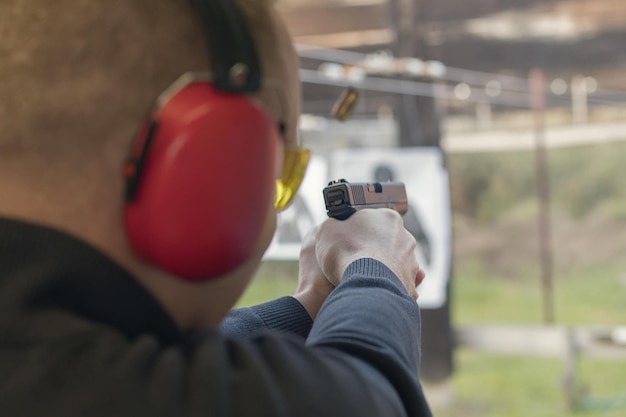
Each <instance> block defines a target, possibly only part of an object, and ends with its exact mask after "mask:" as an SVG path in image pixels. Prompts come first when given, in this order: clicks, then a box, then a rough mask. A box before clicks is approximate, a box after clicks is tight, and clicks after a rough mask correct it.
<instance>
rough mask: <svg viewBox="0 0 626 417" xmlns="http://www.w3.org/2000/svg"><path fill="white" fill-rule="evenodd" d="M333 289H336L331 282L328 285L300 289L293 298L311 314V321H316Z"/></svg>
mask: <svg viewBox="0 0 626 417" xmlns="http://www.w3.org/2000/svg"><path fill="white" fill-rule="evenodd" d="M333 289H334V287H333V286H332V284H331V283H330V282H328V283H327V285H318V286H306V287H303V288H301V287H298V288H297V289H296V292H295V294H294V295H293V298H295V299H296V300H298V301H299V302H300V304H302V306H303V307H304V309H305V310H306V311H307V313H309V316H311V319H313V320H315V319H316V318H317V313H319V311H320V309H321V308H322V304H324V301H326V298H327V297H328V296H329V295H330V293H331V292H332V291H333Z"/></svg>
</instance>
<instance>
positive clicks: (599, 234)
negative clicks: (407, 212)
mask: <svg viewBox="0 0 626 417" xmlns="http://www.w3.org/2000/svg"><path fill="white" fill-rule="evenodd" d="M279 5H280V6H279V7H280V8H281V9H282V11H283V13H284V15H285V16H286V19H287V23H288V26H289V27H290V29H291V32H292V34H293V35H294V36H295V41H296V43H297V47H298V51H299V54H300V56H301V78H302V80H303V93H304V95H303V98H304V101H303V116H302V119H301V129H302V137H303V142H304V144H305V145H306V146H307V147H309V148H310V149H312V150H313V152H314V155H315V159H314V161H313V164H312V166H311V169H310V170H309V172H308V173H307V177H306V179H305V184H304V185H303V188H302V190H301V193H300V199H299V200H297V201H296V203H294V205H293V206H292V207H291V208H290V209H289V210H287V211H286V212H285V213H283V214H282V215H281V219H280V225H279V230H278V232H277V236H276V238H275V241H274V242H273V244H272V247H271V248H270V250H269V251H268V256H267V259H266V260H265V262H264V264H263V266H262V268H261V271H260V274H259V276H258V277H257V278H256V280H255V281H254V283H253V285H252V286H251V287H250V289H249V291H248V292H247V293H246V294H245V296H244V298H243V300H242V301H241V305H247V304H251V303H256V302H260V301H264V300H266V299H270V298H273V297H275V296H278V295H284V294H286V293H287V294H288V293H291V292H292V291H293V289H294V288H295V282H296V279H297V261H296V259H297V253H298V248H299V242H300V239H301V237H302V234H303V233H304V231H306V230H307V229H308V228H309V227H310V226H311V225H313V224H315V223H317V222H319V221H321V220H323V218H324V217H325V212H324V204H323V201H322V199H321V188H322V187H323V186H324V185H325V184H326V183H327V182H328V181H329V180H331V179H336V178H339V177H343V178H347V179H348V180H350V181H374V180H375V178H374V174H373V172H374V168H375V167H381V166H383V165H384V166H385V167H386V168H387V169H388V170H389V172H392V173H393V174H394V175H395V176H396V178H394V179H397V180H400V181H404V182H405V183H406V184H407V191H408V194H409V200H410V203H411V204H413V206H414V208H415V210H414V211H415V213H416V216H415V222H417V223H419V227H418V229H419V231H418V232H416V238H417V240H418V242H419V243H420V253H419V254H418V256H420V257H421V258H420V259H421V261H422V264H423V265H426V267H427V280H429V281H428V282H427V284H425V286H424V288H420V293H421V298H420V303H421V304H422V309H423V321H424V323H423V332H422V333H423V347H422V349H423V363H422V369H421V374H420V376H421V378H422V380H423V381H424V384H425V387H426V393H427V396H428V398H429V401H430V402H431V404H432V406H433V408H434V410H435V415H437V416H458V415H462V416H469V417H473V416H528V415H532V416H624V415H626V334H625V333H626V330H625V329H626V256H625V254H626V77H625V75H626V2H625V1H623V0H593V1H592V0H281V1H280V3H279ZM346 87H353V88H355V89H356V91H358V94H359V100H358V103H357V105H356V107H355V108H354V111H353V112H352V114H351V117H350V118H348V119H347V120H338V118H337V117H334V116H333V113H332V109H333V106H334V105H335V103H336V102H337V98H338V97H339V96H340V95H341V94H342V92H344V91H345V88H346ZM407 228H408V226H407Z"/></svg>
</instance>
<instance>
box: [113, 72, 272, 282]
mask: <svg viewBox="0 0 626 417" xmlns="http://www.w3.org/2000/svg"><path fill="white" fill-rule="evenodd" d="M154 120H155V124H154V125H153V126H152V128H151V129H143V133H144V135H146V134H148V135H151V136H150V137H147V138H146V137H145V136H142V137H139V138H138V139H137V143H136V145H137V146H135V147H134V148H135V149H134V151H133V152H134V154H135V157H138V156H139V155H140V154H142V153H143V157H142V158H139V159H141V163H139V164H138V165H135V166H134V169H132V168H133V166H131V169H130V170H127V171H128V172H126V175H127V179H128V180H129V182H130V183H135V182H136V189H135V190H134V192H133V195H132V197H131V198H130V199H129V201H128V202H127V204H126V207H125V226H126V233H127V236H128V239H129V241H130V243H131V245H132V246H133V248H134V249H135V250H136V252H137V253H138V254H139V255H140V256H141V257H142V258H143V259H145V260H146V261H148V262H150V263H152V264H154V265H156V266H158V267H159V268H161V269H164V270H166V271H169V272H171V273H172V274H174V275H176V276H178V277H180V278H182V279H186V280H190V281H205V280H209V279H211V278H216V277H219V276H221V275H223V274H224V273H226V272H229V271H231V270H232V269H234V268H236V267H238V266H240V265H241V264H242V263H243V262H244V261H245V260H246V259H247V258H248V257H249V256H250V254H251V253H252V251H253V250H254V249H255V245H256V242H257V241H258V239H259V237H260V234H261V233H262V230H263V227H264V223H265V221H266V218H267V214H268V213H267V211H268V210H269V209H271V207H272V203H273V196H274V186H275V182H276V179H275V158H276V152H277V149H276V147H277V145H278V141H279V136H278V131H277V128H276V125H275V123H274V122H273V121H272V120H271V118H270V117H269V116H268V114H267V113H266V112H265V111H264V110H263V109H261V108H260V107H259V106H257V105H256V104H255V103H254V102H253V101H252V100H251V99H249V98H247V97H244V96H241V95H234V94H225V93H221V92H219V91H217V90H216V89H215V88H214V87H213V86H212V85H211V84H210V83H207V82H196V83H192V84H189V85H187V86H186V87H185V88H184V89H182V90H181V91H179V92H178V93H176V94H175V95H174V96H173V97H172V98H171V99H170V100H168V101H167V103H166V104H165V105H163V107H161V108H160V109H157V110H156V112H155V114H154ZM146 139H148V140H146ZM142 148H143V151H144V152H141V150H142ZM131 157H132V156H131ZM127 168H128V167H127ZM133 170H134V171H137V172H132V171H133Z"/></svg>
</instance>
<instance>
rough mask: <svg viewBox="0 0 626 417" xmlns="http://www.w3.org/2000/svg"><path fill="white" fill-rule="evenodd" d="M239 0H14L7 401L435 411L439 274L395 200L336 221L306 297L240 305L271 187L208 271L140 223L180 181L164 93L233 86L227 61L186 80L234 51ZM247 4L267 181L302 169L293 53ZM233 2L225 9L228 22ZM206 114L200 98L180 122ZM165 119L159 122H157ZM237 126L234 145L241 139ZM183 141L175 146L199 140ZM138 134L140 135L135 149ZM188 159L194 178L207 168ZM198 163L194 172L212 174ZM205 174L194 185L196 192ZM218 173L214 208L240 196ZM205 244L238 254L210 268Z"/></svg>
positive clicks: (6, 225)
mask: <svg viewBox="0 0 626 417" xmlns="http://www.w3.org/2000/svg"><path fill="white" fill-rule="evenodd" d="M221 3H223V4H221V5H218V2H217V1H216V0H208V1H193V2H192V1H188V0H177V1H176V0H152V1H144V0H111V1H106V2H104V1H93V0H57V1H55V2H50V1H47V0H2V1H0V31H1V32H0V54H1V55H2V60H1V61H0V79H2V83H0V96H2V100H0V375H2V378H1V379H0V415H2V416H5V415H6V416H20V417H28V416H41V415H45V416H144V415H145V416H226V415H233V416H252V415H254V416H263V415H267V416H278V415H285V416H287V415H290V416H308V415H315V416H320V415H324V416H326V415H328V416H331V415H338V416H339V415H361V416H367V415H385V416H394V415H412V416H415V415H430V413H429V410H428V406H427V405H426V402H425V400H424V397H423V395H422V392H421V388H420V385H419V381H418V378H417V371H418V365H419V364H418V354H419V353H418V347H419V345H418V337H419V311H418V308H417V305H416V303H415V301H414V299H415V298H416V297H417V293H416V292H415V287H416V285H417V284H419V282H421V280H422V279H423V272H421V271H420V269H419V266H418V264H417V261H416V260H415V259H414V257H413V256H412V254H413V250H414V247H415V241H414V239H412V238H411V236H410V235H409V234H408V232H406V230H405V229H404V228H403V227H402V221H401V218H400V217H399V216H398V215H397V214H396V213H394V212H392V211H390V210H366V211H365V210H364V211H362V212H359V213H357V214H355V215H354V216H352V218H350V219H349V220H347V221H345V222H339V221H335V220H332V219H331V220H329V221H328V222H325V223H323V224H321V225H320V226H319V227H318V228H317V229H316V230H313V231H312V232H311V233H310V234H309V236H308V237H307V239H306V242H305V244H304V245H303V248H302V255H301V262H300V274H299V281H298V288H297V290H296V293H295V295H294V297H284V298H281V299H278V300H275V301H272V302H269V303H266V304H264V305H260V306H256V307H253V308H250V309H241V310H238V311H234V312H233V313H232V314H231V315H230V316H228V318H227V319H226V320H224V318H225V316H226V315H227V314H228V312H229V310H230V309H231V308H232V306H233V305H234V303H235V302H236V300H237V299H238V298H239V296H240V295H241V293H242V292H243V290H244V289H245V287H246V286H247V284H248V282H249V280H250V279H251V277H252V276H253V274H254V271H255V270H256V268H257V267H258V265H259V263H260V260H261V258H262V255H263V252H264V251H265V249H266V248H267V246H268V244H269V242H270V241H271V238H272V235H273V232H274V229H275V225H276V210H275V209H274V208H273V204H272V201H269V200H267V201H266V199H265V200H262V201H250V206H251V207H253V208H254V210H252V211H249V214H250V217H254V218H255V219H256V220H255V221H254V222H251V226H250V230H254V233H252V232H250V233H244V234H243V235H242V236H241V237H238V238H237V239H239V240H240V241H241V245H237V244H235V245H230V246H229V245H228V244H226V243H225V244H224V245H225V246H228V248H226V249H224V254H226V255H228V256H230V255H231V254H232V253H235V254H236V255H237V254H238V252H237V251H241V253H240V254H239V255H241V254H243V255H245V256H244V257H243V258H242V257H237V256H234V257H233V259H234V261H228V262H226V261H224V259H223V258H224V256H221V255H220V256H215V254H213V253H211V252H205V253H201V255H202V256H200V258H201V259H200V267H199V269H198V270H195V269H194V270H193V271H192V270H191V269H186V268H187V266H188V264H187V262H186V261H185V262H180V263H178V264H177V263H176V260H174V261H173V263H172V262H170V259H169V258H168V256H169V255H170V254H169V253H166V254H165V255H162V254H157V255H154V253H155V252H153V246H152V245H153V244H154V242H153V241H152V240H153V237H152V235H151V236H150V237H149V238H146V240H148V241H147V242H142V241H141V240H142V239H143V238H144V234H142V233H138V234H136V233H135V231H136V230H142V231H143V230H144V229H142V227H143V224H142V222H143V221H144V220H145V218H146V217H150V216H152V215H153V213H152V212H150V211H149V210H150V209H151V207H148V208H147V209H145V208H141V207H140V206H141V205H142V204H143V202H145V199H146V198H148V197H147V195H149V194H150V191H149V190H150V186H148V185H147V184H156V185H154V187H156V188H157V189H158V188H159V187H163V186H165V185H164V184H165V183H167V181H168V178H167V177H166V176H165V177H159V181H154V180H153V176H154V175H153V174H154V172H155V169H157V168H158V165H155V163H154V158H155V155H156V154H158V152H159V146H160V145H161V143H162V141H163V140H164V139H162V138H160V136H159V135H162V134H163V131H166V130H167V129H166V128H164V127H163V126H164V123H165V125H166V122H165V121H164V119H166V117H165V116H164V114H163V112H165V110H163V109H165V108H167V109H168V110H167V111H170V110H171V106H172V105H174V104H175V103H177V102H178V100H179V99H180V97H181V94H183V95H185V94H187V93H189V92H190V91H191V92H192V93H193V94H196V92H198V91H201V94H204V93H207V94H209V95H211V96H212V97H213V96H217V97H218V98H217V101H218V102H219V103H230V100H231V96H233V95H235V94H233V95H231V94H222V93H220V92H217V93H215V92H214V91H213V87H212V81H213V79H212V78H211V77H214V75H211V76H209V77H208V78H211V79H210V80H209V81H207V80H202V81H198V82H192V83H191V84H185V85H184V86H183V87H180V85H179V84H176V83H175V84H174V86H179V87H177V88H174V89H172V88H173V87H170V86H172V82H173V81H174V80H176V79H179V78H180V76H181V74H185V73H189V72H193V73H198V72H200V73H204V74H207V73H212V74H216V73H218V70H219V68H216V67H219V65H217V64H216V63H215V62H212V63H211V65H209V64H208V61H209V59H211V60H212V61H216V56H217V55H218V54H217V53H215V49H211V48H210V47H209V45H207V41H206V39H207V34H206V33H207V32H206V31H207V30H208V29H207V27H206V26H207V21H206V20H205V18H206V19H209V18H210V17H211V16H212V14H213V11H215V12H217V11H218V10H217V9H214V7H218V6H219V7H227V6H228V3H229V2H228V0H226V1H225V2H224V1H222V2H221ZM237 3H238V4H239V6H240V7H239V8H240V9H241V10H242V11H243V16H244V22H245V25H246V26H248V27H249V29H250V32H251V36H252V37H253V38H254V41H255V45H256V49H257V51H258V58H259V61H260V67H261V73H262V76H263V82H262V85H261V87H260V88H258V89H254V90H253V92H252V93H249V94H238V96H242V95H243V96H246V97H248V96H249V97H250V98H251V99H254V100H258V102H259V103H261V106H262V108H263V114H265V115H266V116H261V118H263V117H266V118H267V119H268V120H270V122H271V124H274V125H276V126H279V128H277V129H276V132H280V133H281V134H280V139H278V140H275V141H274V142H275V143H274V142H272V138H274V136H272V135H271V134H268V135H269V136H268V138H269V139H268V138H265V139H264V140H266V141H267V143H268V144H269V145H268V146H270V145H271V146H270V148H271V152H265V153H263V156H262V157H261V156H260V157H259V158H261V159H264V161H262V162H263V163H265V162H267V163H266V164H265V165H264V166H265V167H266V168H265V170H264V172H258V177H259V178H261V179H257V178H252V177H253V176H250V178H248V179H249V180H250V181H253V182H255V183H256V182H258V181H265V182H266V183H267V184H263V185H264V186H265V185H266V186H267V187H270V186H273V183H274V179H275V178H279V177H281V172H283V171H284V168H285V167H284V166H283V164H284V161H285V159H284V158H283V156H284V155H286V154H289V152H290V151H291V150H293V149H295V148H297V146H298V143H297V134H296V129H297V119H298V112H299V110H298V109H299V100H300V97H299V87H298V76H297V70H298V65H297V58H296V54H295V52H294V49H293V47H292V45H291V42H290V39H289V36H288V34H287V33H286V30H285V28H284V25H283V24H282V22H281V20H280V18H279V17H278V15H277V12H276V10H275V9H274V7H273V6H272V5H271V4H270V2H268V1H261V0H241V1H238V2H237ZM216 5H218V6H216ZM207 10H209V12H207ZM229 13H230V12H229ZM233 16H234V15H232V14H229V15H227V17H228V19H226V18H225V19H218V20H217V22H214V25H215V26H216V27H221V28H222V29H220V30H227V29H228V24H229V23H224V22H231V20H229V19H230V18H231V17H233ZM234 18H235V21H236V17H234ZM224 24H225V25H226V26H224ZM235 26H238V25H235ZM210 38H211V37H210ZM220 41H221V38H220V39H218V40H217V42H216V43H217V44H218V45H219V44H220ZM211 42H215V37H214V36H213V38H211V39H209V43H211ZM213 54H215V56H209V55H213ZM227 55H228V51H227ZM233 68H235V67H233ZM236 68H238V69H241V67H236ZM244 69H245V68H244ZM242 74H243V78H244V83H243V84H245V78H246V77H247V72H246V71H245V70H244V71H239V72H234V75H235V76H233V80H234V81H233V83H234V84H236V85H239V81H241V77H240V76H241V75H242ZM215 84H217V82H215ZM168 87H170V88H168ZM209 90H210V91H209ZM164 91H165V92H166V93H164ZM207 91H208V92H207ZM172 97H173V98H172ZM157 98H158V100H157ZM155 100H157V103H159V104H158V105H157V106H156V107H157V109H156V110H154V112H153V113H151V116H149V118H148V122H145V121H146V109H149V108H150V106H152V105H153V103H154V102H155ZM246 100H248V98H245V100H244V101H246ZM173 103H174V104H173ZM228 105H230V104H228ZM243 105H244V106H247V107H246V108H248V110H250V111H252V112H255V111H256V110H254V109H252V107H255V106H249V105H248V104H246V103H244V104H243ZM207 106H208V105H207ZM207 106H204V104H202V103H200V107H199V108H201V109H205V107H207ZM226 106H227V105H224V107H226ZM208 107H210V106H208ZM217 108H218V110H220V109H221V108H222V106H221V105H219V106H217ZM255 108H256V107H255ZM205 110H206V109H205ZM203 111H204V110H203ZM255 114H256V113H255ZM196 116H197V114H195V113H194V114H191V113H190V112H186V113H184V114H182V115H178V116H177V117H178V119H177V122H181V123H183V122H185V123H186V121H188V120H190V119H193V120H194V121H195V120H196V119H194V118H195V117H196ZM151 118H152V119H151ZM150 120H152V121H155V123H150ZM248 122H249V120H248V119H246V120H242V121H241V123H235V124H242V125H244V124H247V123H248ZM220 123H221V121H220V120H218V121H217V122H216V124H220ZM141 126H143V127H141ZM154 126H157V127H156V128H155V129H156V133H154V132H152V131H151V130H150V129H147V132H148V133H146V127H148V128H149V127H154ZM187 127H188V126H186V125H185V129H186V128H187ZM138 129H139V130H140V132H144V133H140V134H139V135H138V134H137V130H138ZM185 132H186V133H185V135H183V136H184V137H185V139H186V138H187V136H189V135H187V133H188V132H187V131H185ZM155 135H156V136H155ZM137 137H139V138H140V139H137ZM276 137H278V135H276ZM145 138H150V140H148V139H145ZM231 139H232V138H230V137H225V138H224V141H223V142H222V141H217V142H218V143H217V145H216V146H217V147H218V149H227V148H228V146H229V145H228V143H229V142H228V141H229V140H231ZM257 139H258V138H257V137H251V138H250V141H253V140H257ZM177 140H178V139H177ZM146 141H147V142H150V143H151V144H150V145H148V144H146ZM151 141H152V142H151ZM153 142H155V143H153ZM174 143H175V146H174V147H170V148H168V149H167V152H165V153H164V155H165V156H164V157H165V160H166V161H165V163H169V162H168V161H169V159H168V158H169V157H171V156H172V155H176V152H177V151H178V150H179V149H178V148H179V147H183V148H185V147H186V146H187V145H186V142H184V141H183V142H180V141H178V142H177V141H174ZM181 143H182V145H181ZM264 143H265V142H264ZM137 144H139V145H137ZM131 145H132V148H133V149H135V148H136V149H139V150H140V151H141V152H139V153H134V151H132V152H131V155H130V157H129V154H128V148H129V147H131ZM179 145H180V146H179ZM250 145H252V142H251V143H250ZM201 146H204V142H203V144H202V145H201ZM228 151H229V152H236V149H235V150H233V148H232V146H231V147H230V148H228ZM192 153H193V152H192ZM203 156H205V157H206V158H207V160H210V158H215V155H212V154H208V153H207V154H206V155H203ZM231 156H232V155H231ZM190 157H193V155H192V156H190ZM241 158H244V159H245V158H246V156H245V153H242V154H241ZM174 159H176V158H174ZM248 159H249V158H248ZM257 159H258V158H257ZM129 160H130V161H131V163H130V165H129ZM249 162H250V163H252V160H250V161H249ZM216 163H219V160H217V161H216ZM175 165H176V166H175V167H174V168H175V169H178V171H176V172H178V173H180V172H183V174H181V175H184V173H186V172H187V171H188V170H192V169H196V168H195V167H186V166H184V167H182V168H181V167H180V165H181V164H180V163H177V164H175ZM205 165H206V164H205ZM208 165H210V164H208ZM226 165H228V164H226ZM242 165H243V164H242ZM123 166H125V167H126V169H125V170H122V167H123ZM155 166H157V168H155ZM174 168H172V169H174ZM205 168H206V167H203V168H202V169H205ZM206 169H208V170H209V172H210V169H211V166H209V167H208V168H206ZM224 169H229V167H228V166H225V168H224ZM239 169H241V170H245V167H244V166H240V167H238V170H239ZM238 170H236V171H233V172H234V173H235V175H238V172H239V171H238ZM270 171H271V172H270ZM168 172H169V171H168ZM176 175H178V174H176ZM220 175H222V172H221V171H220V172H214V173H213V175H211V177H220ZM199 177H201V178H192V179H191V180H192V181H196V180H198V181H200V184H204V182H202V181H205V178H204V176H199ZM266 177H268V178H270V179H271V184H270V182H269V181H267V180H263V178H266ZM223 179H224V181H227V180H229V179H230V178H228V177H227V178H223ZM235 182H236V183H235V184H232V185H233V186H244V185H245V184H241V183H240V182H241V181H235ZM188 187H189V185H188V183H187V182H186V181H183V182H181V183H179V184H177V187H176V188H179V189H181V190H183V191H181V193H183V194H184V195H185V196H186V195H188V193H187V194H185V190H186V189H187V188H188ZM268 189H269V188H268ZM220 190H221V191H223V192H224V193H228V192H230V189H229V188H226V187H224V188H220ZM178 191H179V190H174V192H178ZM212 191H214V190H212V189H203V188H202V187H200V189H197V190H194V193H195V194H194V193H192V194H191V195H196V196H197V200H198V201H197V203H198V204H202V203H203V202H205V201H208V200H211V199H214V200H216V201H215V204H217V203H223V201H222V200H220V199H219V197H220V195H218V196H215V195H213V194H208V193H209V192H212ZM279 191H280V190H279ZM207 196H209V197H210V199H209V197H207ZM259 196H261V197H263V196H264V194H263V193H260V194H259ZM261 197H259V198H261ZM233 198H238V197H237V195H234V197H233ZM263 198H265V197H263ZM155 201H156V203H155V204H157V205H159V204H166V206H167V204H169V203H170V200H168V199H166V198H162V199H158V198H157V199H156V200H155ZM211 201H212V200H211ZM227 202H229V201H228V200H227ZM173 203H174V204H175V203H177V202H176V201H174V202H173ZM195 204H196V201H191V204H185V205H184V207H183V208H182V210H186V209H187V208H188V207H187V206H193V207H191V210H193V209H194V207H195ZM149 206H150V205H149ZM137 207H139V211H137V210H136V209H137ZM179 208H180V207H177V209H179ZM144 209H145V210H148V211H142V210H144ZM233 209H237V208H233ZM163 210H165V213H169V212H168V211H167V210H169V206H167V207H166V208H164V209H163ZM137 213H139V214H137ZM226 213H227V214H228V212H226ZM259 213H260V214H259ZM157 214H159V213H157ZM161 214H162V213H161ZM183 217H184V216H183ZM213 217H214V216H206V218H200V220H199V221H197V226H198V229H199V230H204V229H203V227H204V222H205V221H206V222H209V223H210V222H215V223H211V224H213V226H212V227H214V228H215V229H221V228H224V230H227V231H228V230H230V227H233V228H236V226H237V224H239V221H242V222H245V221H247V219H236V218H234V219H233V218H228V219H227V220H228V221H224V220H223V219H213ZM178 220H180V219H170V218H168V217H167V216H166V217H165V218H164V219H163V221H162V222H161V223H160V224H157V225H156V227H154V225H152V226H153V228H154V229H155V230H148V231H149V232H150V233H152V232H153V231H154V232H155V237H154V240H158V239H159V238H160V236H159V233H160V232H161V231H162V230H165V229H168V228H169V226H170V221H171V222H177V221H178ZM182 220H185V219H182ZM183 223H184V222H183ZM137 224H139V226H137ZM176 224H178V223H176ZM148 229H149V228H148ZM246 230H248V229H246ZM175 232H176V230H174V233H175ZM244 232H245V231H244ZM189 233H190V234H193V233H195V231H194V230H191V231H189ZM216 233H217V231H216ZM203 237H204V236H202V234H201V236H200V237H199V239H200V240H202V238H203ZM209 237H210V236H209ZM173 239H174V238H173V237H172V239H169V238H168V239H165V242H164V244H165V245H166V247H167V245H168V244H170V243H171V242H172V241H173ZM244 241H245V245H244ZM158 243H159V244H160V243H161V242H158ZM183 244H186V243H185V242H183ZM175 246H176V245H174V246H171V247H169V249H171V250H172V251H174V252H175V251H176V250H177V247H175ZM244 246H245V248H246V249H245V250H243V249H241V248H243V247H244ZM221 249H222V248H218V249H216V250H217V251H220V250H221ZM155 250H156V249H155ZM157 252H158V251H157ZM182 252H183V253H182V255H181V256H187V255H188V253H186V252H187V251H186V250H185V251H182ZM205 254H206V257H208V258H209V259H211V260H212V263H214V264H220V266H219V267H215V268H214V265H208V266H207V265H202V261H203V260H204V258H205V256H204V255H205ZM163 257H165V258H167V259H165V260H164V259H163ZM185 259H186V258H185ZM222 262H225V263H224V265H221V264H222ZM172 271H175V272H172ZM178 271H180V272H178ZM215 271H221V272H220V273H219V274H217V273H216V272H215ZM313 319H314V320H315V323H313ZM220 326H221V331H219V330H218V328H219V327H220Z"/></svg>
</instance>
